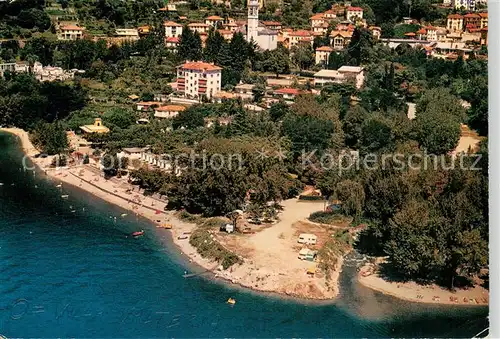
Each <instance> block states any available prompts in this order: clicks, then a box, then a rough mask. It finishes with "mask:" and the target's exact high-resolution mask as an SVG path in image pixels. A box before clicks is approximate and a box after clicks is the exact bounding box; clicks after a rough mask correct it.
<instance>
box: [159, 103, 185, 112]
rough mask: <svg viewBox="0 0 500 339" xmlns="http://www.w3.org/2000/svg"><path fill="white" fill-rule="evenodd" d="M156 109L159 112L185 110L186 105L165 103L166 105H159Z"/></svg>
mask: <svg viewBox="0 0 500 339" xmlns="http://www.w3.org/2000/svg"><path fill="white" fill-rule="evenodd" d="M156 110H157V111H160V112H172V111H173V112H182V111H184V110H186V107H184V106H181V105H166V106H161V107H158V108H157V109H156Z"/></svg>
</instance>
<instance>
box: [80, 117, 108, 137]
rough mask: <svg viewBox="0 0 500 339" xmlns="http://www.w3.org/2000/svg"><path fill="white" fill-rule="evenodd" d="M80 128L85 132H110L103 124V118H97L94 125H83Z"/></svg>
mask: <svg viewBox="0 0 500 339" xmlns="http://www.w3.org/2000/svg"><path fill="white" fill-rule="evenodd" d="M80 129H81V130H82V131H84V132H85V133H88V134H92V133H109V128H107V127H106V126H104V125H103V124H102V120H101V118H95V120H94V124H93V125H83V126H80Z"/></svg>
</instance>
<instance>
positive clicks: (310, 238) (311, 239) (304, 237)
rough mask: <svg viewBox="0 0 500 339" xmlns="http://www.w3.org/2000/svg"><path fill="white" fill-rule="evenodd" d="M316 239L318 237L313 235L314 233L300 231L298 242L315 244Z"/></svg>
mask: <svg viewBox="0 0 500 339" xmlns="http://www.w3.org/2000/svg"><path fill="white" fill-rule="evenodd" d="M317 240H318V237H317V236H315V235H314V234H309V233H302V234H301V235H299V240H298V243H299V244H308V245H315V244H316V241H317Z"/></svg>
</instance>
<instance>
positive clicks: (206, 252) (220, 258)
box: [189, 228, 243, 269]
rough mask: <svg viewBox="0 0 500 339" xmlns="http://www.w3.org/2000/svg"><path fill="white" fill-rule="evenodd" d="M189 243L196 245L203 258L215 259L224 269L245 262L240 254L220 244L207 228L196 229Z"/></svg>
mask: <svg viewBox="0 0 500 339" xmlns="http://www.w3.org/2000/svg"><path fill="white" fill-rule="evenodd" d="M189 243H190V244H191V245H193V246H194V247H196V249H197V251H198V253H200V255H201V256H202V257H203V258H209V259H213V260H215V261H217V262H218V263H221V264H222V268H223V269H227V268H229V267H231V266H232V265H234V264H237V263H241V262H243V260H242V259H241V258H240V257H239V256H237V255H236V254H235V253H233V252H231V251H229V250H227V249H226V248H225V247H224V246H222V245H221V244H219V242H217V241H216V240H215V239H214V238H213V236H212V235H211V234H210V233H209V232H208V231H207V230H206V229H203V228H199V229H197V230H195V231H194V232H193V234H191V237H190V238H189Z"/></svg>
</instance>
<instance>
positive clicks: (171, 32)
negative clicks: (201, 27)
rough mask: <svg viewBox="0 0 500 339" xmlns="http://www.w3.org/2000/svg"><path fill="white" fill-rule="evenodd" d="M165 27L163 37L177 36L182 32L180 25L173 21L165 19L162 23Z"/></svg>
mask: <svg viewBox="0 0 500 339" xmlns="http://www.w3.org/2000/svg"><path fill="white" fill-rule="evenodd" d="M163 27H165V38H166V39H168V38H178V37H180V36H181V34H182V25H181V24H178V23H177V22H173V21H165V22H164V23H163Z"/></svg>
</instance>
